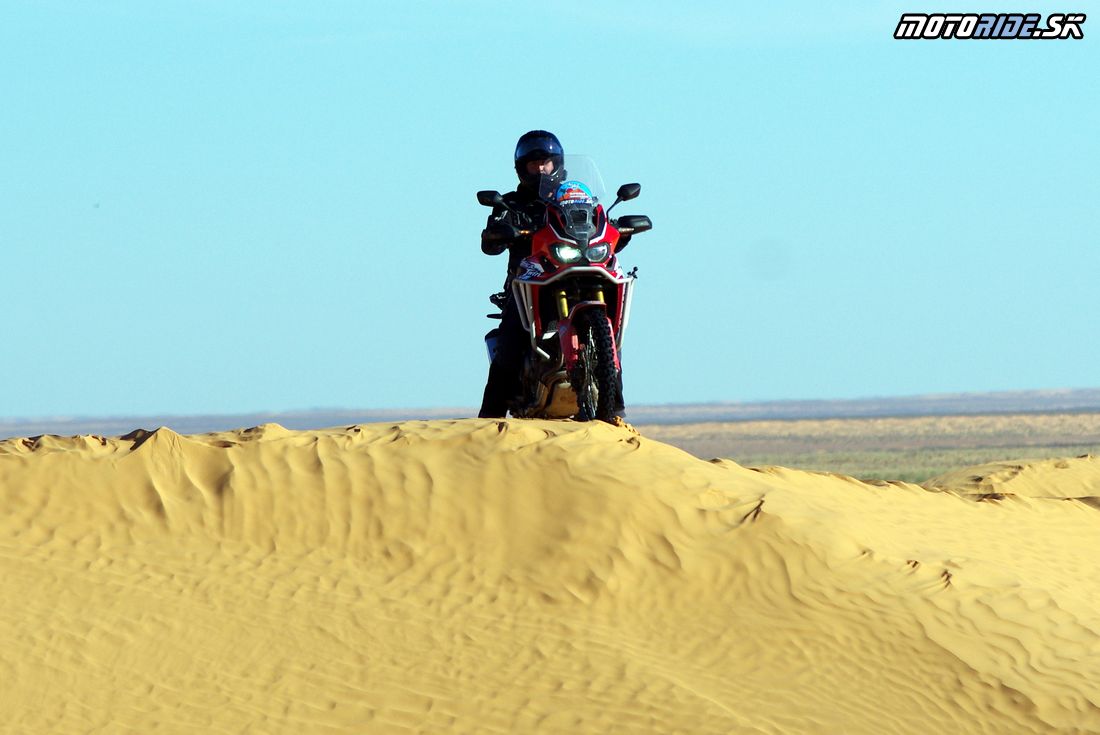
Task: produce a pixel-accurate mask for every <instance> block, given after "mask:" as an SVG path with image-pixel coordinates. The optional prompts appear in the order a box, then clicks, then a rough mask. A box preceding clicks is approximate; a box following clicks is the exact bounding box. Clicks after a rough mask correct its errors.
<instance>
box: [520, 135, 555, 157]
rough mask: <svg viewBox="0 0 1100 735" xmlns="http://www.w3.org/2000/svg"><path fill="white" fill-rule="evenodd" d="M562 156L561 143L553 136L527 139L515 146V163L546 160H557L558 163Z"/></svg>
mask: <svg viewBox="0 0 1100 735" xmlns="http://www.w3.org/2000/svg"><path fill="white" fill-rule="evenodd" d="M562 155H563V153H562V150H561V143H559V142H558V141H557V139H556V138H554V137H553V136H539V137H537V138H528V139H527V140H521V141H520V142H519V143H517V144H516V161H521V162H523V163H526V162H527V161H539V160H546V159H548V158H557V159H558V160H559V161H560V160H561V157H562Z"/></svg>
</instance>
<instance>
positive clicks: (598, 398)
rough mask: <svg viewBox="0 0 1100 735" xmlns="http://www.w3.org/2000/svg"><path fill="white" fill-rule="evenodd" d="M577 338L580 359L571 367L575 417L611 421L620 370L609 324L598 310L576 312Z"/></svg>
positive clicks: (618, 398)
mask: <svg viewBox="0 0 1100 735" xmlns="http://www.w3.org/2000/svg"><path fill="white" fill-rule="evenodd" d="M577 322H578V323H577V339H578V341H579V342H580V350H581V351H580V359H578V360H577V364H576V366H574V368H573V375H572V376H571V382H572V383H573V390H574V392H575V393H576V394H577V409H578V410H577V418H578V419H579V420H581V421H591V420H593V419H597V420H599V421H606V422H608V423H612V421H613V419H614V418H615V409H616V407H617V406H619V405H620V404H621V403H622V397H621V396H620V395H619V390H620V389H619V371H618V369H617V368H616V367H615V340H614V338H613V337H612V334H611V323H610V322H609V321H608V319H607V315H606V314H605V313H604V312H603V311H600V310H599V309H588V310H585V311H582V312H581V313H580V314H578V315H577Z"/></svg>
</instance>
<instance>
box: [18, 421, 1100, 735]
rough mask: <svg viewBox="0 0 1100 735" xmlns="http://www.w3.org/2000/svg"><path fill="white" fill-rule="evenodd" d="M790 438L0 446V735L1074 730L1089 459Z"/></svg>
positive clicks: (459, 437) (488, 427)
mask: <svg viewBox="0 0 1100 735" xmlns="http://www.w3.org/2000/svg"><path fill="white" fill-rule="evenodd" d="M883 420H884V421H887V422H888V421H889V420H886V419H883ZM1044 420H1045V419H1044ZM1081 420H1085V419H1081ZM1088 420H1094V419H1088ZM998 421H1000V423H999V424H998V423H997V422H998ZM796 423H797V422H795V423H792V422H786V423H785V424H784V425H783V426H778V427H775V426H773V427H770V428H767V427H760V426H757V427H746V426H739V427H738V426H734V427H730V426H726V427H722V426H716V427H709V428H705V429H699V428H698V427H696V428H695V429H694V431H695V432H696V433H695V434H694V435H690V431H692V430H691V429H688V428H685V427H682V426H681V427H663V428H662V427H648V426H643V427H640V429H641V435H636V434H633V433H631V432H629V431H627V430H625V429H620V428H614V427H611V426H608V425H605V424H598V423H594V424H582V423H573V422H552V421H522V420H479V419H455V420H445V419H438V420H431V421H403V422H393V423H376V424H355V425H345V426H338V427H333V428H328V429H320V430H297V431H292V430H288V429H285V428H283V427H282V426H279V425H277V424H265V425H261V426H256V427H253V428H251V429H241V430H235V431H222V432H211V433H205V434H191V435H183V434H179V433H176V432H174V431H172V430H171V429H168V428H160V429H157V430H156V431H152V432H147V431H135V432H133V433H131V434H129V435H126V436H122V437H106V436H97V435H79V436H71V437H59V436H50V435H43V436H37V437H17V438H11V439H7V440H5V441H3V442H0V504H2V505H0V507H2V513H0V580H2V581H0V589H2V591H3V597H4V605H3V606H2V607H0V730H2V731H4V732H13V733H24V732H26V733H130V732H136V733H145V732H163V733H197V732H202V733H208V732H209V733H251V732H256V733H350V732H355V733H361V732H379V733H389V732H393V733H416V732H423V733H451V732H454V733H527V732H555V733H556V732H561V733H615V732H626V733H629V732H653V733H685V734H689V733H690V734H694V733H826V732H846V733H1050V732H1067V733H1074V732H1077V733H1089V732H1100V605H1098V603H1100V564H1098V562H1097V559H1098V558H1100V459H1098V458H1097V457H1096V456H1095V454H1094V453H1092V452H1090V451H1089V448H1090V447H1095V446H1096V441H1095V440H1094V439H1093V438H1091V437H1092V436H1093V435H1092V434H1089V433H1088V432H1087V431H1085V430H1083V429H1082V428H1081V425H1074V426H1073V427H1072V428H1067V426H1068V425H1063V426H1062V427H1061V428H1060V429H1059V428H1058V425H1057V422H1056V421H1054V420H1053V419H1052V420H1050V422H1048V424H1049V425H1045V427H1046V428H1045V429H1044V431H1047V433H1046V434H1042V436H1041V437H1039V438H1035V436H1038V435H1035V436H1033V437H1032V439H1034V441H1032V440H1030V439H1028V440H1026V441H1024V443H1023V444H1020V443H1019V442H1020V441H1021V438H1020V437H1021V436H1022V435H1023V434H1026V433H1027V432H1026V431H1024V430H1023V429H1022V428H1021V426H1022V424H1021V423H1020V420H1009V419H1004V417H991V418H990V421H989V423H988V425H987V427H986V429H985V431H986V432H987V436H986V438H985V439H982V440H981V441H978V440H975V442H976V444H988V443H989V442H990V441H993V440H992V439H990V438H989V436H991V435H996V434H998V432H1000V434H1002V435H1003V436H1001V438H1000V439H998V440H997V441H1002V446H999V447H994V450H995V451H994V453H993V454H992V455H989V454H985V455H981V456H975V458H976V459H978V460H980V461H978V462H974V463H973V465H975V466H969V467H968V466H961V465H959V466H953V467H947V466H946V465H944V466H942V467H941V466H939V465H935V462H933V463H932V464H931V465H930V464H928V463H924V464H920V463H917V464H918V465H919V467H917V468H916V469H913V466H912V465H913V463H912V462H911V461H910V460H909V459H906V460H905V466H906V467H908V468H909V470H913V472H915V473H917V474H918V475H922V476H925V477H924V479H923V480H922V482H921V483H920V484H915V483H911V482H905V481H902V479H900V478H892V479H891V478H889V477H884V476H882V473H883V472H884V473H886V474H889V472H890V469H889V467H887V468H886V469H885V470H883V469H882V467H881V463H880V462H879V459H880V458H871V459H872V460H873V461H871V462H870V464H869V465H868V464H867V457H863V458H862V459H859V460H858V461H861V462H864V465H861V466H859V467H856V468H855V470H854V471H853V472H852V473H849V474H857V475H861V479H856V478H854V477H851V476H848V475H847V474H841V473H840V472H838V471H837V469H838V468H837V467H835V466H834V467H831V468H830V467H825V466H823V465H821V462H823V461H826V460H828V461H832V459H829V458H828V457H825V455H826V454H828V452H829V451H834V452H845V451H848V447H850V446H851V445H852V442H853V441H855V440H853V439H852V438H851V437H852V436H855V435H859V434H860V432H861V431H865V432H867V434H866V435H867V436H873V435H876V433H877V435H880V436H888V435H890V432H891V431H893V432H895V433H896V435H897V436H898V437H901V438H898V439H897V441H899V442H902V443H905V442H910V443H912V442H914V441H918V439H917V438H915V437H918V438H919V437H921V436H923V437H925V439H926V440H927V443H926V445H925V449H928V450H929V451H932V450H935V451H939V450H937V449H936V447H941V448H942V446H941V445H944V444H945V442H947V440H945V439H944V436H945V435H946V434H949V433H950V432H949V429H950V425H949V424H944V423H940V424H931V423H930V424H928V425H923V424H920V423H919V422H918V423H915V424H914V423H910V424H905V425H904V426H902V425H895V426H891V425H887V424H881V425H879V426H878V428H874V427H867V426H864V427H859V426H856V425H855V424H845V425H843V426H839V427H834V428H835V432H834V434H835V436H842V437H847V438H844V439H840V440H837V442H836V445H835V447H834V448H833V449H831V450H821V449H820V446H819V445H814V444H813V441H816V440H813V441H811V440H812V439H813V437H815V436H816V437H818V439H820V438H821V437H824V436H827V435H828V433H829V432H828V431H827V430H826V429H827V428H828V427H823V426H809V425H796ZM1040 423H1041V422H1040ZM960 426H961V425H960ZM766 428H767V431H771V432H772V435H770V438H767V437H765V438H764V439H762V438H761V436H763V435H764V434H766V433H767V431H765V429H766ZM956 429H957V431H958V433H959V434H960V435H961V434H967V433H968V432H969V433H971V434H973V433H974V431H976V430H974V429H970V430H967V429H964V428H959V426H956ZM1059 431H1061V432H1062V433H1061V434H1059V433H1058V432H1059ZM1093 431H1095V429H1093ZM677 432H680V433H679V434H677ZM731 432H732V433H731ZM737 432H741V433H740V434H738V433H737ZM754 432H755V433H754ZM836 432H839V434H837V433H836ZM1006 432H1007V433H1006ZM1014 432H1015V433H1014ZM978 433H980V432H978ZM1055 435H1057V436H1062V437H1065V436H1069V437H1071V439H1072V441H1069V442H1065V441H1062V440H1061V439H1057V437H1056V436H1055ZM691 436H695V439H691ZM776 436H779V437H780V438H779V439H776ZM835 436H834V438H835ZM699 437H703V438H702V439H700V438H699ZM753 437H755V438H753ZM930 437H931V438H930ZM1052 437H1054V439H1052ZM689 439H691V441H695V442H696V443H695V444H692V445H691V446H688V444H689ZM706 441H709V442H712V444H710V445H706V444H704V443H701V442H706ZM1029 441H1030V442H1031V443H1028V442H1029ZM675 442H679V443H680V444H681V445H683V446H685V447H686V448H687V449H691V450H692V451H685V449H684V448H680V447H677V446H673V443H675ZM753 442H757V443H756V444H754V443H753ZM767 442H772V443H771V444H767ZM776 442H778V443H776ZM807 442H810V443H809V444H807ZM955 444H956V445H957V444H958V442H955ZM725 447H733V451H729V450H727V449H726V448H725ZM777 447H778V448H779V450H778V451H777ZM807 447H810V448H809V449H807ZM856 449H857V450H858V451H857V452H856V453H857V454H859V453H860V452H862V453H863V454H866V453H867V451H872V453H873V451H878V450H868V444H867V443H866V442H864V444H862V445H860V444H859V443H858V442H856ZM949 449H950V448H949ZM974 449H975V447H965V446H964V447H959V446H954V449H950V451H963V450H965V451H970V450H974ZM976 449H977V450H979V451H985V449H988V447H984V448H983V447H982V446H978V447H976ZM1048 450H1049V451H1048ZM1059 450H1062V451H1059ZM1079 450H1083V451H1079ZM784 451H787V452H794V454H795V455H797V454H798V452H799V451H802V452H803V455H799V456H803V459H805V457H809V459H808V460H805V461H803V460H798V461H799V462H802V463H803V464H804V465H806V466H807V467H808V468H804V469H795V468H790V467H783V466H779V465H778V464H777V463H773V462H768V461H759V460H761V459H763V460H767V459H769V458H775V457H778V456H780V455H782V453H783V452H784ZM882 451H887V450H885V449H884V450H882ZM900 451H903V452H904V451H909V450H906V449H902V450H900ZM913 451H916V450H913ZM754 452H755V453H756V454H753V453H754ZM821 452H825V454H822V453H821ZM708 453H709V454H710V455H711V457H729V456H733V457H737V458H738V459H739V460H740V461H733V460H731V459H724V458H723V459H712V458H708V457H707V456H706V455H707V454H708ZM739 453H740V456H738V454H739ZM697 455H699V456H697ZM784 456H794V455H791V454H789V453H788V454H787V455H784ZM823 457H824V459H823ZM754 458H755V459H754ZM957 458H958V457H956V456H954V455H951V456H950V457H948V459H947V460H946V461H947V463H948V464H950V462H951V461H952V460H954V459H957ZM796 459H797V457H796ZM833 459H835V457H834V458H833ZM750 460H752V461H753V464H752V466H749V465H750ZM937 461H939V460H937ZM932 465H935V466H932ZM868 467H870V470H868ZM876 467H877V468H878V470H881V472H879V473H878V476H873V475H875V473H876V471H877V470H876V469H875V468H876ZM937 468H939V469H943V470H944V471H943V472H939V473H938V474H935V475H927V473H929V472H931V471H934V470H936V469H937ZM909 470H906V471H909Z"/></svg>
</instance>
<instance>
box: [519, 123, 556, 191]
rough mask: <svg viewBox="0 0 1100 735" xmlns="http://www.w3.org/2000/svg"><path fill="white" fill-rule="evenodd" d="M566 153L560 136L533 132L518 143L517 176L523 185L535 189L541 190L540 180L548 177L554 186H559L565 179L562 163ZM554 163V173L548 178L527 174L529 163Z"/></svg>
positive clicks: (523, 136)
mask: <svg viewBox="0 0 1100 735" xmlns="http://www.w3.org/2000/svg"><path fill="white" fill-rule="evenodd" d="M563 155H564V152H563V151H562V149H561V143H560V142H559V141H558V136H556V135H554V134H553V133H548V132H546V131H545V130H532V131H530V132H527V133H524V134H523V135H521V136H520V139H519V141H518V142H517V143H516V175H517V176H519V180H520V182H521V183H523V184H526V185H527V186H529V187H531V188H532V189H535V190H536V191H537V190H538V188H539V179H540V178H542V177H548V178H549V179H550V181H551V183H553V184H555V185H556V184H559V183H561V182H562V180H564V179H565V166H564V165H563V163H562V156H563ZM545 160H550V161H553V162H554V171H553V173H551V174H549V175H548V176H547V175H545V174H543V175H540V174H533V175H532V174H529V173H527V163H528V162H529V161H545Z"/></svg>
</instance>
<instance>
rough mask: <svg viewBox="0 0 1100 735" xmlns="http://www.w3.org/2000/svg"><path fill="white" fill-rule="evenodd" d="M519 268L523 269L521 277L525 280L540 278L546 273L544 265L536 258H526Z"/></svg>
mask: <svg viewBox="0 0 1100 735" xmlns="http://www.w3.org/2000/svg"><path fill="white" fill-rule="evenodd" d="M519 267H520V268H521V269H522V272H521V273H520V274H519V277H520V278H521V279H523V280H530V279H532V278H538V277H539V276H541V275H542V274H543V273H544V272H545V271H544V270H543V269H542V264H541V263H539V262H538V261H537V260H535V259H534V258H524V259H523V260H521V261H520V264H519Z"/></svg>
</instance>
